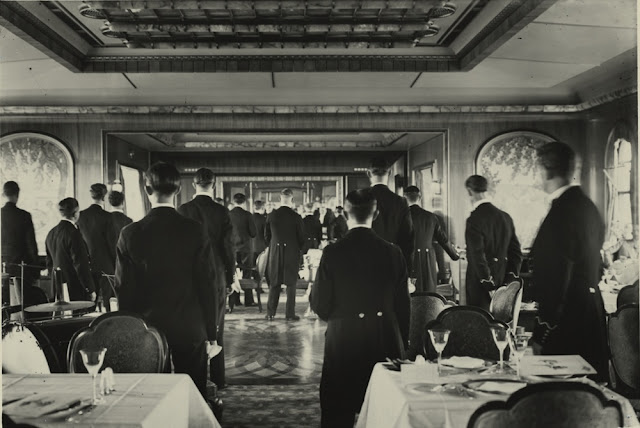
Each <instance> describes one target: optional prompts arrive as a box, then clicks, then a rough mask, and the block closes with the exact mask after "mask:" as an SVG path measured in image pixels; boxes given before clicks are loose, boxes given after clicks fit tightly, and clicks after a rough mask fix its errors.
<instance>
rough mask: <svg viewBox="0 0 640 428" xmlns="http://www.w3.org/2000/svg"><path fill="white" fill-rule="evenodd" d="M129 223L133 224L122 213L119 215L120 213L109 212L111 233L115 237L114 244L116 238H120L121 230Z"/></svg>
mask: <svg viewBox="0 0 640 428" xmlns="http://www.w3.org/2000/svg"><path fill="white" fill-rule="evenodd" d="M131 223H133V220H131V219H130V218H129V217H127V216H126V215H125V214H124V213H121V212H120V211H112V212H111V224H112V225H113V233H114V234H115V237H116V240H115V242H116V243H118V238H120V232H121V231H122V229H124V227H125V226H127V225H129V224H131Z"/></svg>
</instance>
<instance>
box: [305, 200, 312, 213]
mask: <svg viewBox="0 0 640 428" xmlns="http://www.w3.org/2000/svg"><path fill="white" fill-rule="evenodd" d="M304 207H305V209H306V210H307V211H309V212H312V211H313V202H309V203H308V204H305V205H304Z"/></svg>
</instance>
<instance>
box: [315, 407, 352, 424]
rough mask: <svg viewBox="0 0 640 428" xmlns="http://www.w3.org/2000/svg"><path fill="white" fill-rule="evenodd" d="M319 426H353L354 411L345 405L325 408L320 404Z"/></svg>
mask: <svg viewBox="0 0 640 428" xmlns="http://www.w3.org/2000/svg"><path fill="white" fill-rule="evenodd" d="M321 407H322V408H321V414H320V427H321V428H353V424H354V423H355V419H356V413H355V412H354V411H353V410H352V409H348V408H346V407H330V408H326V407H325V406H324V405H322V404H321Z"/></svg>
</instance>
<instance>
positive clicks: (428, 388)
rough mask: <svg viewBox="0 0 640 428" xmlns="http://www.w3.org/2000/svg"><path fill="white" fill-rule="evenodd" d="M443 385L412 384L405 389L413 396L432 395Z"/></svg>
mask: <svg viewBox="0 0 640 428" xmlns="http://www.w3.org/2000/svg"><path fill="white" fill-rule="evenodd" d="M441 386H442V384H440V383H424V382H419V383H410V384H408V385H405V389H406V390H407V391H409V392H411V393H413V394H431V393H433V392H435V389H436V388H440V387H441Z"/></svg>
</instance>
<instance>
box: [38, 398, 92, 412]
mask: <svg viewBox="0 0 640 428" xmlns="http://www.w3.org/2000/svg"><path fill="white" fill-rule="evenodd" d="M81 405H82V400H75V401H72V402H71V403H69V404H68V405H67V406H65V407H59V408H57V409H53V410H50V411H48V412H46V413H43V414H42V415H40V416H49V415H52V414H54V413H60V412H64V411H66V410H71V409H73V408H75V407H78V406H81Z"/></svg>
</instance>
